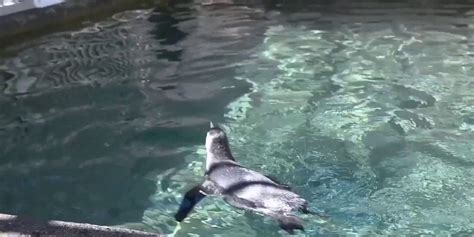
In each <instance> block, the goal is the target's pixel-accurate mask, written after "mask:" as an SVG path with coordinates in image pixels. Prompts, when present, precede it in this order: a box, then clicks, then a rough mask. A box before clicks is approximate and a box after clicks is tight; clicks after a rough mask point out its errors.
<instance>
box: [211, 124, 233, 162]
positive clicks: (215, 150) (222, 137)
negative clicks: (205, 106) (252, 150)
mask: <svg viewBox="0 0 474 237" xmlns="http://www.w3.org/2000/svg"><path fill="white" fill-rule="evenodd" d="M206 150H207V152H208V153H210V154H214V155H219V156H229V157H228V158H229V159H233V158H232V155H231V154H230V148H229V141H228V139H227V135H226V134H225V132H224V130H222V129H221V128H219V127H217V126H215V125H214V124H212V123H211V129H209V130H208V131H207V136H206Z"/></svg>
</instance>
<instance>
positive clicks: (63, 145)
mask: <svg viewBox="0 0 474 237" xmlns="http://www.w3.org/2000/svg"><path fill="white" fill-rule="evenodd" d="M294 4H295V5H291V6H290V7H288V9H285V8H284V7H283V8H281V9H277V10H275V9H272V10H268V9H265V10H262V7H246V6H233V5H229V6H227V5H225V6H218V7H215V8H212V7H209V8H206V7H202V6H196V5H192V4H189V5H183V6H178V7H176V9H177V10H176V11H177V12H176V13H173V14H169V15H167V14H162V13H158V12H155V11H152V10H139V11H126V12H123V13H120V14H116V15H114V16H113V17H111V19H108V20H106V21H102V22H98V23H93V24H89V25H87V26H85V27H84V28H82V29H79V30H76V31H71V32H61V33H56V34H53V35H49V36H47V37H43V38H40V39H38V40H36V41H33V42H31V43H29V44H27V46H25V47H24V48H21V47H19V49H18V50H17V51H16V52H15V53H16V55H15V56H14V57H11V58H0V60H1V61H0V62H1V65H0V79H1V80H0V83H1V84H0V86H1V89H2V95H1V96H0V103H1V104H0V105H2V106H4V108H6V109H5V111H6V112H4V113H1V114H0V122H1V123H0V125H1V126H0V133H1V135H2V139H3V140H1V141H2V144H4V146H3V147H0V148H1V149H3V150H1V149H0V151H1V152H2V153H1V154H0V155H2V156H4V157H6V158H4V159H3V160H1V163H0V175H1V178H2V179H0V182H1V183H0V184H4V185H0V191H2V192H1V193H0V194H3V195H0V198H1V200H0V201H2V202H3V203H7V204H3V206H1V204H2V203H1V202H0V206H1V207H2V208H4V209H5V208H9V209H7V210H8V211H11V212H19V213H23V212H24V213H26V214H28V215H32V214H35V215H38V216H42V217H45V216H46V217H47V218H66V219H67V218H69V219H70V220H73V221H91V222H96V223H105V224H108V225H117V226H125V227H130V228H135V229H140V230H147V231H153V232H157V233H164V234H171V233H173V232H174V231H175V229H176V227H177V223H176V222H175V221H174V219H173V215H174V214H175V212H176V210H177V208H178V205H179V202H180V201H181V198H182V195H183V194H184V193H185V192H186V191H187V190H188V189H189V188H191V187H192V186H194V185H195V184H198V183H199V182H201V181H202V178H203V177H202V175H203V172H204V171H203V167H204V162H205V158H204V157H205V150H204V139H205V129H207V126H208V122H209V121H208V120H211V119H214V118H218V119H220V120H219V121H224V122H223V123H222V124H221V125H222V127H224V128H225V130H226V131H227V132H228V135H229V137H230V142H231V146H232V149H233V152H234V155H235V157H236V159H237V160H238V161H240V162H241V163H242V164H243V165H245V166H248V167H251V168H253V169H255V170H259V171H262V173H265V174H272V175H274V176H276V177H278V178H279V179H280V180H281V181H282V182H284V183H287V184H289V185H291V186H292V187H293V189H294V190H295V191H296V192H298V193H300V194H301V195H302V196H303V197H304V198H306V199H307V200H308V201H309V202H310V208H312V209H314V210H319V211H324V212H326V213H327V214H328V215H329V218H328V219H321V218H317V217H314V216H308V215H302V218H303V219H304V221H305V228H306V234H307V235H308V236H317V235H321V234H322V235H325V234H326V235H330V234H342V235H354V236H356V235H375V234H378V235H401V234H415V235H416V234H433V235H449V234H456V233H458V234H463V233H464V234H470V233H473V232H474V216H473V215H472V213H474V198H473V197H474V169H473V168H474V157H473V156H472V154H473V153H474V145H473V142H472V141H473V140H474V133H473V132H474V96H473V93H472V92H473V91H474V81H473V78H474V70H473V67H472V65H473V63H474V58H473V55H474V49H473V47H472V46H473V45H474V41H473V35H474V34H473V33H474V25H473V24H472V22H471V21H472V19H473V18H472V17H473V15H472V10H471V11H467V10H465V9H464V8H468V9H472V6H470V5H462V4H461V5H456V4H446V5H440V6H436V7H431V6H429V5H428V6H422V7H420V8H417V7H414V6H412V5H410V4H407V3H392V2H391V3H384V4H380V3H375V2H374V3H372V2H364V3H359V4H356V3H353V4H352V5H350V6H346V5H344V4H343V3H341V5H338V4H335V5H331V4H329V5H328V6H325V5H318V4H312V3H311V4H310V3H308V4H307V5H305V6H298V4H297V3H294ZM426 4H428V3H426ZM222 114H224V115H222ZM222 117H224V118H225V119H223V118H222ZM45 133H47V134H46V135H45ZM25 148H26V149H25ZM18 157H20V158H22V159H20V160H18ZM103 174H107V175H105V176H104V175H103ZM28 177H34V178H35V179H34V180H30V179H29V178H28ZM17 180H22V182H21V183H22V185H20V186H19V187H20V188H19V189H18V190H17V189H14V188H12V186H11V185H9V184H11V183H16V182H18V181H17ZM61 185H62V186H61ZM45 187H46V188H45ZM48 188H49V189H51V190H50V191H42V190H43V189H44V190H49V189H48ZM84 188H86V189H87V190H90V193H89V194H87V195H84V194H82V193H81V191H80V190H82V189H84ZM109 188H114V189H113V190H112V191H110V190H109ZM65 190H66V191H65ZM30 192H31V193H30ZM50 193H53V199H54V200H55V203H53V204H54V205H53V204H48V206H47V207H43V206H42V205H35V203H36V204H37V203H42V201H41V200H46V199H47V198H49V195H50ZM6 194H8V195H6ZM81 195H84V196H81ZM26 196H28V197H26ZM117 197H120V198H117ZM48 200H49V199H48ZM12 203H13V204H12ZM32 207H35V209H32ZM31 210H32V211H31ZM51 210H54V211H51ZM123 213H125V214H123ZM278 231H279V229H278V226H277V224H276V223H275V222H274V221H272V220H270V219H268V218H262V216H259V215H256V214H249V213H245V212H243V211H241V210H237V209H235V208H232V207H230V206H229V205H227V204H226V203H225V202H224V201H222V200H220V199H218V198H208V199H205V200H204V201H203V202H202V203H200V204H199V205H198V206H197V207H196V209H195V210H194V211H193V212H192V214H191V215H190V217H189V218H187V219H186V220H185V221H184V222H183V223H181V225H180V227H179V229H177V230H176V231H175V236H279V235H281V234H280V233H279V232H278ZM301 235H304V234H301Z"/></svg>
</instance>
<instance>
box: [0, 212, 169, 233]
mask: <svg viewBox="0 0 474 237" xmlns="http://www.w3.org/2000/svg"><path fill="white" fill-rule="evenodd" d="M0 236H12V237H17V236H35V237H36V236H104V237H118V236H121V237H151V236H154V237H157V236H159V237H162V236H165V235H159V234H154V233H148V232H143V231H136V230H129V229H124V228H117V227H108V226H99V225H92V224H85V223H74V222H65V221H39V220H35V219H32V218H25V217H19V216H14V215H7V214H0Z"/></svg>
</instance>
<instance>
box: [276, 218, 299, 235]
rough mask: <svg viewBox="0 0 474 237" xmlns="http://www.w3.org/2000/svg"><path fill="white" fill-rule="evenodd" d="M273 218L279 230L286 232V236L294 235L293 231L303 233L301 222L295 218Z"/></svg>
mask: <svg viewBox="0 0 474 237" xmlns="http://www.w3.org/2000/svg"><path fill="white" fill-rule="evenodd" d="M273 218H275V219H276V220H277V221H278V225H279V226H280V228H282V229H283V230H285V231H286V232H288V234H291V235H292V234H294V233H295V230H301V231H303V232H304V226H303V222H302V221H301V220H300V219H299V218H298V217H296V216H287V215H275V216H273Z"/></svg>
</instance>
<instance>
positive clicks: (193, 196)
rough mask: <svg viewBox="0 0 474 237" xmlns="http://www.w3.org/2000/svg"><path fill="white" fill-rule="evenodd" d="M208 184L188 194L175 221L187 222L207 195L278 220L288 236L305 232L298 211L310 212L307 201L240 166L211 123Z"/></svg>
mask: <svg viewBox="0 0 474 237" xmlns="http://www.w3.org/2000/svg"><path fill="white" fill-rule="evenodd" d="M206 153H207V156H206V172H205V175H204V181H203V182H202V183H201V184H199V185H197V186H195V187H193V188H192V189H191V190H189V191H188V192H186V194H185V195H184V198H183V200H182V202H181V205H180V207H179V210H178V212H177V213H176V215H175V219H176V220H177V221H178V222H181V221H182V220H184V219H185V218H186V217H187V215H188V214H189V213H190V212H191V210H192V209H193V207H194V206H195V205H196V204H197V203H198V202H199V201H201V200H202V199H203V198H205V197H206V196H208V195H210V196H219V197H222V198H223V199H224V200H225V201H226V202H227V203H228V204H230V205H232V206H234V207H237V208H240V209H244V210H248V211H253V212H257V213H261V214H264V215H266V216H269V217H271V218H273V219H275V220H276V221H277V222H278V224H279V226H280V227H281V228H282V229H284V230H285V231H287V232H288V233H290V234H292V233H294V230H296V229H299V230H303V231H304V227H303V223H302V221H301V220H300V219H299V218H298V217H296V216H295V215H293V214H292V212H294V211H301V212H303V213H309V211H308V210H307V202H306V200H304V199H303V198H302V197H300V196H299V195H298V194H296V193H294V192H293V191H291V190H290V188H289V187H288V186H286V185H284V184H281V183H280V182H278V181H276V180H275V179H273V178H270V177H268V176H266V175H263V174H260V173H259V172H257V171H253V170H251V169H248V168H246V167H243V166H242V165H240V164H238V163H237V162H236V161H235V159H234V157H233V156H232V153H231V150H230V147H229V142H228V139H227V135H226V134H225V132H224V131H223V130H222V129H220V128H219V127H217V126H214V125H213V124H212V122H211V128H210V130H209V131H208V132H207V136H206Z"/></svg>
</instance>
